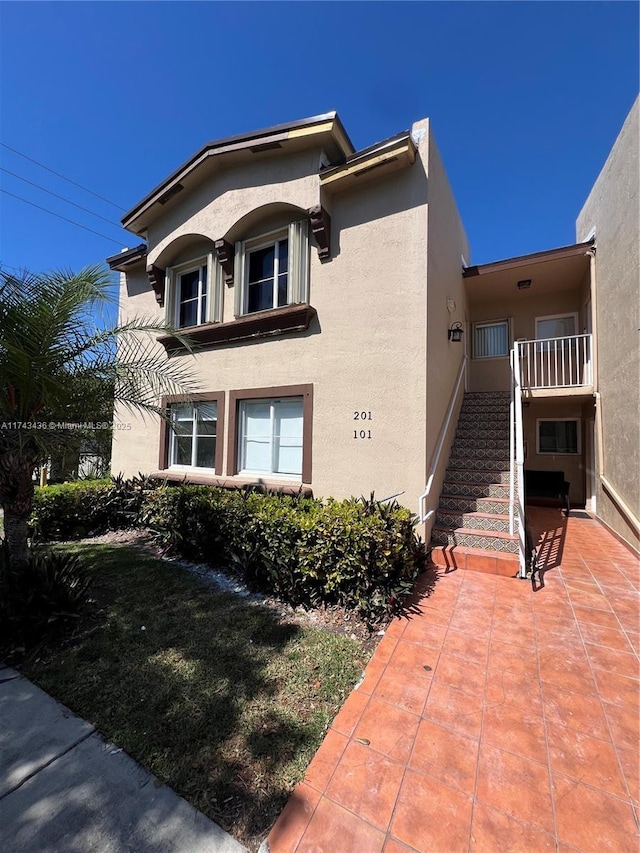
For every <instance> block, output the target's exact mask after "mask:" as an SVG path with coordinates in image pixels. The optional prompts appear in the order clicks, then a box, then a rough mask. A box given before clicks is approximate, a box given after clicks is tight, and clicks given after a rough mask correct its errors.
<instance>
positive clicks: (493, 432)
mask: <svg viewBox="0 0 640 853" xmlns="http://www.w3.org/2000/svg"><path fill="white" fill-rule="evenodd" d="M458 439H468V440H470V441H485V440H489V441H491V440H494V441H495V440H497V441H507V442H508V441H509V428H508V427H506V428H505V429H484V428H481V427H475V428H474V427H471V426H467V427H463V426H459V427H458V429H457V430H456V436H455V441H458ZM454 443H455V442H454Z"/></svg>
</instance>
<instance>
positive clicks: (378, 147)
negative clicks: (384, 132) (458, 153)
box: [320, 130, 415, 178]
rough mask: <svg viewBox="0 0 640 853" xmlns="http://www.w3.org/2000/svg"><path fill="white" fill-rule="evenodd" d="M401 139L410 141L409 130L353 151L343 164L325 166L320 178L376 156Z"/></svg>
mask: <svg viewBox="0 0 640 853" xmlns="http://www.w3.org/2000/svg"><path fill="white" fill-rule="evenodd" d="M403 139H411V132H410V131H409V130H403V131H402V132H401V133H396V134H395V135H394V136H389V137H388V138H387V139H383V140H382V141H381V142H376V143H375V145H369V146H368V148H363V149H362V150H360V151H354V153H353V154H350V155H349V157H347V159H346V160H345V162H344V163H338V164H337V165H335V166H325V167H324V169H321V170H320V177H321V178H324V177H325V176H326V175H330V174H331V173H332V172H337V171H338V170H339V169H344V168H345V166H350V165H352V164H353V163H357V162H358V160H366V159H367V158H368V157H370V156H371V155H372V154H376V153H378V152H379V151H383V150H384V149H385V148H388V147H391V146H393V144H394V143H395V142H400V141H401V140H403ZM411 143H412V145H413V146H414V148H415V143H414V142H413V140H412V139H411Z"/></svg>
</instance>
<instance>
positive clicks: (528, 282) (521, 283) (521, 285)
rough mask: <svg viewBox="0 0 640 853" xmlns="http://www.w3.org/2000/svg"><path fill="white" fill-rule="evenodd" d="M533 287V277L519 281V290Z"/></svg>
mask: <svg viewBox="0 0 640 853" xmlns="http://www.w3.org/2000/svg"><path fill="white" fill-rule="evenodd" d="M530 287H531V279H530V278H523V279H522V281H519V282H518V290H529V288H530Z"/></svg>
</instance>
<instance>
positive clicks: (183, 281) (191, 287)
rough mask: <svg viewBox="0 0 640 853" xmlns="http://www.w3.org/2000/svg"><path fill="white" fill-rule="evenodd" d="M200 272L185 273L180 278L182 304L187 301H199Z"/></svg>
mask: <svg viewBox="0 0 640 853" xmlns="http://www.w3.org/2000/svg"><path fill="white" fill-rule="evenodd" d="M199 282H200V270H192V271H191V272H185V273H183V274H182V275H181V276H180V302H184V301H185V300H187V299H197V297H198V283H199Z"/></svg>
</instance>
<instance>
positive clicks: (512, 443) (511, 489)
mask: <svg viewBox="0 0 640 853" xmlns="http://www.w3.org/2000/svg"><path fill="white" fill-rule="evenodd" d="M514 358H515V351H514V350H511V352H510V353H509V363H510V365H511V399H510V400H509V533H510V534H511V536H513V532H514V523H513V518H514V506H513V505H514V499H515V468H516V459H515V435H514V430H515V424H514V418H515V386H514V379H513V377H514V374H515V371H514V369H513V360H514Z"/></svg>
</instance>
